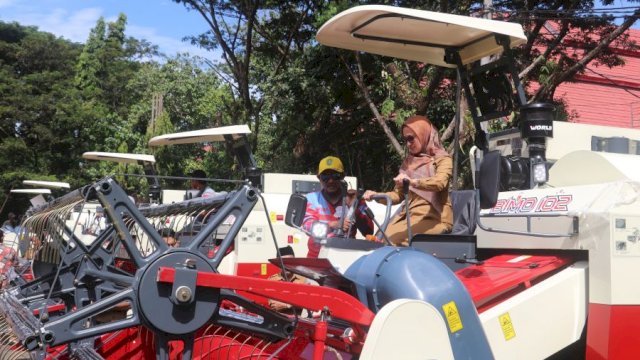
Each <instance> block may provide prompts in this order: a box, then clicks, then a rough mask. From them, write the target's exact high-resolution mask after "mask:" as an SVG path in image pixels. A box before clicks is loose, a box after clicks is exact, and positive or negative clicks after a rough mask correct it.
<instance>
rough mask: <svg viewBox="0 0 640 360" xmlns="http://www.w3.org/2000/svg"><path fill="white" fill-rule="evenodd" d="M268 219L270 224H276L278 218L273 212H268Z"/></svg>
mask: <svg viewBox="0 0 640 360" xmlns="http://www.w3.org/2000/svg"><path fill="white" fill-rule="evenodd" d="M269 218H270V219H271V222H272V223H274V222H276V220H278V216H277V214H276V212H275V211H270V212H269Z"/></svg>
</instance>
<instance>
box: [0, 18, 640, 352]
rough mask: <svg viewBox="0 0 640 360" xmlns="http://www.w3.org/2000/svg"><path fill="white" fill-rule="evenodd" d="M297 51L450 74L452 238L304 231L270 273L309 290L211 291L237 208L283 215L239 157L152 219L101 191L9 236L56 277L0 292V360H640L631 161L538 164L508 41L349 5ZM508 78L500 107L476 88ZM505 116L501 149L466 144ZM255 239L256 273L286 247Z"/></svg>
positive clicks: (284, 284)
mask: <svg viewBox="0 0 640 360" xmlns="http://www.w3.org/2000/svg"><path fill="white" fill-rule="evenodd" d="M317 39H318V41H319V42H320V43H322V44H325V45H328V46H335V47H340V48H345V49H351V50H356V51H367V52H371V53H375V54H380V55H385V56H393V57H397V58H402V59H408V60H415V61H421V62H425V63H430V64H434V65H440V66H445V67H451V68H456V69H457V70H458V73H459V84H460V87H461V88H462V89H463V90H464V93H465V96H467V102H468V104H469V108H470V109H472V116H473V119H474V125H475V127H476V140H477V141H476V145H477V149H475V151H474V152H473V156H472V159H473V161H474V166H475V167H474V169H475V170H474V171H475V183H476V190H466V191H453V192H452V199H453V206H454V222H455V226H454V232H453V233H452V234H443V235H424V234H416V235H415V236H414V237H413V239H412V241H411V246H410V247H407V248H396V247H392V246H385V245H384V244H378V243H375V242H368V241H363V240H356V239H344V238H339V237H326V236H325V235H322V231H317V232H314V234H315V238H316V240H317V241H318V242H320V243H321V244H322V245H323V251H322V252H321V254H324V255H325V257H324V258H320V259H309V258H301V257H298V258H282V257H280V256H279V257H277V258H275V259H270V262H271V263H272V264H274V265H276V266H279V267H281V268H285V269H286V270H287V273H295V274H298V275H302V276H304V277H307V278H309V279H310V280H309V283H297V282H288V281H270V280H265V279H260V278H257V277H253V276H241V275H237V274H232V275H229V274H221V273H220V271H219V268H220V266H221V264H223V261H224V259H225V258H227V257H228V256H229V255H230V254H231V253H234V252H237V254H236V255H237V261H238V263H240V262H242V261H244V260H242V259H244V258H242V257H241V256H244V255H242V252H243V251H249V252H250V250H247V249H249V248H250V246H252V245H251V244H250V242H249V241H248V240H247V241H244V240H243V236H245V235H242V233H243V228H247V226H249V225H247V224H252V221H253V220H251V217H252V216H254V215H255V214H257V212H255V211H254V210H255V209H263V210H260V211H262V216H264V217H265V218H269V215H270V212H271V211H275V212H277V213H280V212H283V213H284V209H280V208H278V209H275V208H274V209H272V208H271V207H270V206H269V207H267V202H266V201H265V196H264V195H263V194H262V191H261V186H263V185H261V184H260V182H261V181H260V179H262V178H261V177H259V176H257V174H259V171H257V169H256V168H255V166H251V165H252V164H253V165H255V162H252V161H253V160H252V159H250V158H245V160H246V161H245V162H244V164H245V165H246V164H248V165H249V166H244V165H243V164H242V162H243V160H240V162H241V165H243V169H245V174H244V177H243V178H244V179H247V180H246V181H242V182H238V183H237V184H236V185H237V187H236V188H235V190H233V191H229V192H227V193H221V194H218V195H217V196H214V197H213V198H207V199H201V198H197V199H190V200H185V201H180V202H175V203H172V204H158V205H156V206H144V207H139V208H138V207H136V206H135V205H134V204H133V203H132V202H131V201H130V200H129V199H128V198H127V195H126V193H125V192H124V191H123V190H122V188H120V187H119V186H118V184H117V183H116V182H115V181H114V180H113V179H111V178H105V179H102V180H100V181H98V182H96V183H94V184H90V185H87V186H85V187H83V188H81V189H77V190H75V191H73V192H71V193H69V194H67V195H65V196H63V197H61V198H58V199H56V200H54V201H52V202H49V203H48V204H46V205H43V206H41V207H39V208H38V209H36V211H35V212H34V215H32V217H31V218H30V219H31V220H30V221H27V222H26V223H25V227H26V229H25V230H24V233H26V234H29V238H26V239H20V241H27V242H30V244H31V245H30V249H32V253H34V254H36V255H35V256H34V267H37V266H38V265H41V263H42V262H46V263H48V264H51V263H56V264H57V266H55V267H54V268H53V269H51V270H50V271H49V272H48V273H40V275H39V276H38V277H37V278H36V279H35V280H33V281H30V282H24V281H17V282H16V284H15V286H14V287H10V288H6V289H4V290H3V292H2V294H0V320H1V321H2V326H1V327H0V359H2V358H8V359H19V358H32V359H70V358H78V359H124V358H128V359H155V358H157V359H192V358H193V359H263V360H266V359H481V360H485V359H509V360H511V359H546V358H554V359H576V358H587V359H591V360H594V359H637V358H640V347H638V346H637V345H636V340H637V338H638V335H637V334H638V333H640V325H639V324H640V287H637V286H634V282H633V281H634V280H633V279H634V277H633V274H635V273H636V272H638V271H640V199H639V195H640V182H639V181H640V170H638V169H640V166H638V163H639V161H638V158H637V155H624V154H611V153H604V152H594V151H591V150H601V148H600V147H602V146H605V147H606V146H612V145H611V144H614V145H616V144H617V145H619V146H617V145H616V146H613V147H614V148H616V149H617V150H619V151H618V152H625V151H624V150H625V149H626V150H628V149H629V148H631V146H629V144H634V145H637V142H635V141H629V139H626V140H627V141H626V144H627V146H626V148H625V146H624V145H621V144H622V143H624V141H621V139H620V138H613V137H612V138H611V139H602V137H603V136H608V135H605V133H604V132H602V133H599V134H598V136H599V137H600V138H596V137H594V138H592V139H590V140H591V141H592V143H591V146H590V147H589V146H586V145H585V144H580V145H577V146H576V148H580V149H585V148H586V149H587V150H579V151H577V152H567V151H564V152H563V151H560V153H561V154H560V155H558V156H557V157H555V156H556V155H554V157H552V158H551V159H550V160H549V159H547V156H546V155H547V147H548V146H555V145H552V144H553V142H554V141H556V140H557V139H554V140H549V139H550V138H551V137H552V136H553V135H554V134H553V132H554V127H555V126H557V127H559V128H560V127H564V126H565V125H568V124H563V125H560V124H559V123H554V122H553V116H552V115H553V107H551V106H550V105H547V104H527V102H526V98H525V94H524V92H523V90H522V86H521V85H520V83H519V81H518V80H517V70H516V68H515V66H513V62H512V57H511V48H512V47H515V46H518V45H520V44H522V43H524V42H525V40H526V38H525V35H524V32H523V29H522V28H521V27H520V26H519V25H517V24H512V23H504V22H499V21H492V20H486V19H478V18H469V17H464V16H457V15H450V14H440V13H434V12H427V11H418V10H409V9H402V8H397V7H389V6H360V7H355V8H353V9H350V10H347V11H344V12H342V13H340V14H338V15H336V16H335V17H334V18H332V19H331V20H329V21H328V22H327V23H326V24H325V25H324V26H323V27H322V28H321V29H320V30H319V32H318V35H317ZM497 54H502V56H501V57H500V59H498V60H496V61H494V62H492V63H488V64H484V65H480V64H479V60H480V59H482V58H484V57H487V56H491V55H497ZM508 78H511V79H513V80H515V82H514V86H513V88H514V89H515V94H512V93H511V92H509V93H508V94H504V93H499V92H497V90H496V89H497V88H500V89H510V88H512V87H510V86H507V87H505V86H492V84H494V85H495V84H496V83H497V82H500V83H501V84H502V83H503V82H504V81H508V80H507V79H508ZM472 85H473V86H472ZM512 111H515V112H516V113H517V114H519V116H518V118H519V122H520V131H519V132H517V133H514V132H504V133H499V134H491V135H487V134H485V133H484V132H483V131H482V127H481V124H482V122H483V121H486V120H490V119H492V118H495V117H496V116H504V115H505V114H509V113H511V112H512ZM458 119H459V116H458ZM576 129H577V128H576ZM575 133H576V134H578V133H579V131H578V130H576V131H575ZM183 135H184V134H183ZM229 136H234V135H229ZM170 138H171V137H170V136H168V137H167V138H166V139H165V140H167V141H169V139H170ZM176 138H177V137H176ZM586 138H587V139H588V138H589V137H586ZM154 141H157V145H160V144H161V141H160V140H159V139H155V140H154ZM203 141H212V139H211V138H209V139H206V140H205V139H203ZM225 141H226V140H225ZM565 143H566V142H565ZM603 144H605V145H603ZM562 145H565V144H561V145H559V146H562ZM242 146H244V145H241V146H240V147H242ZM551 152H553V150H552V149H550V151H549V153H551ZM247 154H250V151H245V155H247ZM247 159H248V160H247ZM265 182H266V177H265ZM264 186H265V187H266V185H264ZM292 193H293V191H292ZM92 201H97V202H99V203H100V206H101V207H102V208H103V209H104V212H105V214H106V216H107V217H108V219H109V221H108V226H107V227H106V229H105V230H104V231H102V232H101V233H100V234H99V235H98V236H97V237H96V239H95V241H93V242H92V243H90V244H85V243H84V242H83V241H82V240H81V239H79V238H78V236H77V235H76V234H75V231H74V229H73V228H70V227H69V225H68V224H67V222H66V221H65V219H67V218H68V216H69V214H70V212H72V210H70V209H73V208H74V207H77V206H83V204H85V203H90V202H92ZM305 201H306V200H305V198H304V197H303V196H300V195H296V194H294V195H292V196H291V200H290V201H289V206H288V207H287V209H286V213H285V214H284V217H283V220H284V222H286V223H287V224H288V225H290V226H291V227H292V228H294V229H299V226H300V223H301V221H302V217H303V216H304V211H305V206H306V203H305ZM387 217H388V216H387ZM167 219H178V220H175V222H174V220H171V221H170V222H169V223H172V222H173V225H171V228H172V229H174V231H175V235H176V236H179V238H180V241H179V246H177V247H172V246H169V245H167V242H165V240H164V239H163V237H162V236H163V235H164V233H163V232H162V231H159V226H166V224H167ZM274 224H275V222H273V221H267V222H266V224H265V225H264V228H263V230H261V231H260V232H261V233H263V234H264V238H265V241H264V243H273V247H271V248H267V247H265V248H264V249H263V248H262V247H261V248H260V249H263V250H260V251H259V252H262V253H261V254H259V252H252V254H251V255H250V256H247V258H246V259H248V260H246V261H247V262H252V261H254V260H253V258H252V257H253V256H256V261H257V262H261V263H262V262H264V261H265V260H264V259H267V258H269V257H271V254H273V253H274V252H275V249H276V247H277V246H279V245H281V244H283V242H284V241H286V240H284V239H276V237H277V235H276V234H275V230H274ZM316 225H317V226H316V228H315V229H313V230H322V224H316ZM251 226H254V225H251ZM255 226H257V225H255ZM260 226H262V225H260ZM247 229H248V228H247ZM295 231H300V232H302V230H295ZM255 232H256V234H257V232H258V231H257V230H256V231H255ZM255 236H257V235H255ZM238 239H240V240H238ZM267 239H268V241H266V240H267ZM255 240H257V239H255ZM34 244H36V245H34ZM298 255H301V254H300V253H298ZM123 258H126V259H127V263H126V265H125V263H123V262H122V261H121V260H122V259H123ZM239 272H240V271H238V273H239ZM249 275H252V274H249ZM311 282H313V284H311ZM259 298H260V299H263V300H259V301H255V299H259ZM264 299H272V300H276V301H279V302H282V303H285V304H288V305H289V306H288V310H289V311H288V312H287V313H286V314H284V313H279V312H275V311H273V310H271V308H269V307H267V306H265V305H263V303H264V302H265V301H264Z"/></svg>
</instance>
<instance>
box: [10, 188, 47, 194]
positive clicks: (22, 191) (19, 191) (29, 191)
mask: <svg viewBox="0 0 640 360" xmlns="http://www.w3.org/2000/svg"><path fill="white" fill-rule="evenodd" d="M11 192H12V193H13V194H51V189H11Z"/></svg>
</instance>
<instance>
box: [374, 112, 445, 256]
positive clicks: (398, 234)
mask: <svg viewBox="0 0 640 360" xmlns="http://www.w3.org/2000/svg"><path fill="white" fill-rule="evenodd" d="M402 139H403V140H404V143H405V144H406V146H407V151H408V154H407V157H406V158H405V159H404V161H403V162H402V165H401V166H400V171H399V173H398V175H397V176H396V177H395V178H393V180H394V182H395V188H394V190H393V191H391V192H387V193H384V194H386V195H389V196H390V197H391V201H392V203H393V204H398V203H400V202H401V201H402V200H404V194H403V192H402V182H403V180H404V179H409V196H408V197H409V199H408V200H407V201H408V202H409V214H410V216H411V218H410V221H411V230H412V234H442V233H447V232H450V231H451V228H452V223H453V210H452V209H451V200H450V199H449V180H450V179H451V172H452V170H453V162H452V160H451V156H449V154H448V153H447V151H446V150H445V149H444V148H443V147H442V144H440V139H439V137H438V131H437V130H436V129H435V128H434V127H433V125H432V124H431V122H430V121H429V119H427V118H426V117H425V116H419V115H414V116H411V117H409V118H408V119H407V121H405V123H404V125H402ZM378 194H379V193H377V192H375V191H371V190H367V191H366V192H365V193H364V195H363V197H364V199H365V200H367V201H368V200H371V197H372V196H373V195H378ZM380 202H384V200H383V201H380ZM386 234H387V237H388V238H389V241H391V242H392V243H393V244H394V245H397V246H408V245H409V239H408V238H407V237H408V236H407V214H406V212H405V207H404V206H403V207H402V211H401V212H400V213H399V214H397V215H396V216H395V217H394V218H393V219H391V221H390V222H389V226H388V227H387V231H386Z"/></svg>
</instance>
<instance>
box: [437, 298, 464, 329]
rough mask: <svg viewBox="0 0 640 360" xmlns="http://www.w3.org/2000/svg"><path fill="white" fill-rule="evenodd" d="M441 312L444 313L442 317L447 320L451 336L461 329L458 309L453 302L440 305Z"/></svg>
mask: <svg viewBox="0 0 640 360" xmlns="http://www.w3.org/2000/svg"><path fill="white" fill-rule="evenodd" d="M442 310H443V311H444V316H445V317H446V318H447V323H448V324H449V331H451V333H452V334H453V333H455V332H457V331H460V330H462V329H463V326H462V319H461V318H460V313H459V312H458V307H457V306H456V303H455V302H454V301H450V302H448V303H446V304H444V305H442Z"/></svg>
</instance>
